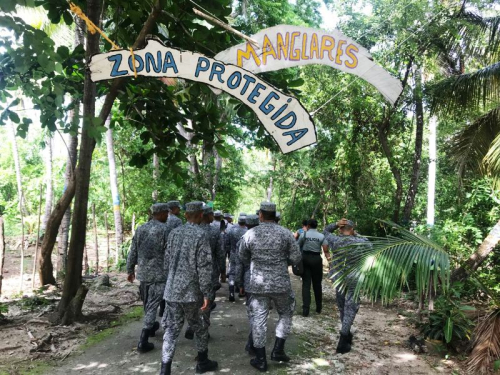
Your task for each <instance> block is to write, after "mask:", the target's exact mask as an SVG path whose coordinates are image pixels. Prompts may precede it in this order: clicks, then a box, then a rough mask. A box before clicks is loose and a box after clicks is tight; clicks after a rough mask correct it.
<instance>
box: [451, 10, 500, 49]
mask: <svg viewBox="0 0 500 375" xmlns="http://www.w3.org/2000/svg"><path fill="white" fill-rule="evenodd" d="M457 19H460V20H463V21H465V23H463V24H462V25H461V27H460V35H461V36H462V37H463V39H465V40H466V41H468V42H469V43H468V44H469V45H475V46H478V43H477V39H476V37H478V36H479V37H481V36H483V35H486V36H487V38H488V43H487V46H486V48H485V49H484V53H485V54H489V53H491V54H492V55H493V56H498V53H499V52H500V51H499V47H500V16H495V17H483V16H482V15H481V14H479V13H478V12H475V11H472V10H466V9H464V8H462V11H461V12H460V13H459V14H458V16H457ZM468 26H477V28H478V29H479V35H478V32H477V31H473V32H471V30H470V29H471V28H470V27H468ZM481 34H482V35H481ZM476 48H477V47H476Z"/></svg>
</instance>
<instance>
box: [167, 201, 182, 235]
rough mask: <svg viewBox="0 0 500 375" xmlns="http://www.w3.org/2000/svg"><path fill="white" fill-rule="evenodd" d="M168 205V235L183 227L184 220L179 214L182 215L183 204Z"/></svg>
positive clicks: (176, 202)
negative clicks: (173, 230)
mask: <svg viewBox="0 0 500 375" xmlns="http://www.w3.org/2000/svg"><path fill="white" fill-rule="evenodd" d="M167 205H168V220H167V227H168V233H170V232H171V231H172V229H175V228H177V227H178V226H180V225H182V220H181V219H180V218H179V214H180V213H181V203H180V202H179V201H169V202H167Z"/></svg>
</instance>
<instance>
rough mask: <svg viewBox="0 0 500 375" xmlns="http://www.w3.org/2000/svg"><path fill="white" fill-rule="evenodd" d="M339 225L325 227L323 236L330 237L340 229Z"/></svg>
mask: <svg viewBox="0 0 500 375" xmlns="http://www.w3.org/2000/svg"><path fill="white" fill-rule="evenodd" d="M338 227H339V226H338V225H337V223H333V224H329V225H327V226H326V227H325V230H324V231H323V234H324V235H325V237H326V236H327V235H329V234H330V233H333V232H334V231H335V230H337V229H338Z"/></svg>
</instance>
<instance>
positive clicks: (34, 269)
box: [31, 185, 43, 289]
mask: <svg viewBox="0 0 500 375" xmlns="http://www.w3.org/2000/svg"><path fill="white" fill-rule="evenodd" d="M42 195H43V185H40V203H39V204H38V230H37V235H36V245H35V257H34V258H33V259H34V260H33V273H32V274H31V289H35V275H36V263H37V262H38V245H39V243H40V216H41V215H42Z"/></svg>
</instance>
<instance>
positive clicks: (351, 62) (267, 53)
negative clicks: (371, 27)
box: [215, 25, 403, 104]
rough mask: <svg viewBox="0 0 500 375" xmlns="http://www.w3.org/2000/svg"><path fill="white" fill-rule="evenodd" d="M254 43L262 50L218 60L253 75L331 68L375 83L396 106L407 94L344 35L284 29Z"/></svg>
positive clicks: (242, 48)
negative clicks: (296, 68)
mask: <svg viewBox="0 0 500 375" xmlns="http://www.w3.org/2000/svg"><path fill="white" fill-rule="evenodd" d="M252 39H254V40H255V41H256V42H257V43H258V44H259V46H260V47H261V48H260V49H257V48H255V47H254V46H253V45H252V44H250V43H242V44H239V45H237V46H234V47H231V48H229V49H227V50H225V51H222V52H220V53H218V54H217V55H215V59H217V60H221V61H224V62H226V63H229V64H236V65H238V66H239V67H242V68H244V69H246V70H249V71H251V72H253V73H262V72H269V71H273V70H279V69H284V68H290V67H293V66H299V65H308V64H322V65H329V66H331V67H332V68H335V69H339V70H342V71H343V72H347V73H351V74H355V75H357V76H358V77H360V78H362V79H364V80H365V81H367V82H368V83H371V84H372V85H373V86H375V88H376V89H377V90H378V91H380V93H381V94H382V95H383V96H384V97H385V98H386V99H387V100H388V101H389V102H391V103H392V104H394V102H395V101H396V99H397V98H398V96H399V95H400V94H401V91H402V90H403V86H402V84H401V82H400V81H399V80H398V79H396V78H394V77H393V76H391V75H390V74H389V73H388V72H387V71H386V70H384V68H382V67H381V66H379V65H378V64H377V63H375V62H374V61H373V58H372V56H371V55H370V52H368V50H366V49H365V48H363V47H361V46H360V45H359V44H357V43H356V42H354V41H353V40H352V39H350V38H348V37H347V36H345V35H344V34H342V33H341V32H340V31H337V30H334V31H332V32H325V31H322V30H316V29H311V28H307V27H300V26H290V25H280V26H274V27H270V28H269V29H264V30H261V31H259V32H258V33H257V34H255V35H253V36H252Z"/></svg>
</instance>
